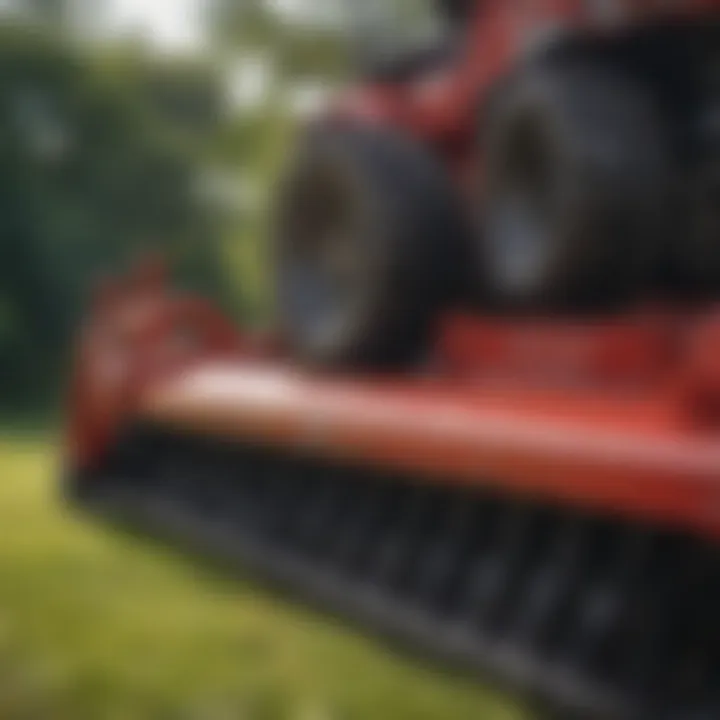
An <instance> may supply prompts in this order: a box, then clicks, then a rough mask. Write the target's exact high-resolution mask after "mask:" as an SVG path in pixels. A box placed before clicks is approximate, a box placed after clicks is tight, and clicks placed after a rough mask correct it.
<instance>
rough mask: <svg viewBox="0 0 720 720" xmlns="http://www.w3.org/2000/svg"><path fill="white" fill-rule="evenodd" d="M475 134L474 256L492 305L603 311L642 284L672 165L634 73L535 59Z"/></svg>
mask: <svg viewBox="0 0 720 720" xmlns="http://www.w3.org/2000/svg"><path fill="white" fill-rule="evenodd" d="M482 135H483V146H484V156H485V158H486V164H485V167H484V169H483V178H482V184H483V193H482V194H483V197H484V203H483V207H482V217H481V227H482V232H480V233H479V240H478V249H479V252H478V253H477V257H476V264H477V267H478V268H479V272H478V275H479V278H478V284H479V286H480V290H481V292H482V293H483V295H482V296H483V298H484V300H485V301H486V302H487V303H489V305H490V306H492V307H496V308H499V309H509V310H514V311H517V310H523V311H532V312H537V311H540V312H543V311H552V312H568V311H569V312H577V311H580V312H585V311H588V310H591V311H594V310H601V311H604V310H607V309H608V308H610V307H614V306H618V305H621V304H623V303H627V302H629V301H631V300H633V299H636V298H637V299H640V298H641V297H642V296H643V295H646V294H648V293H650V292H652V286H653V283H654V282H655V281H656V275H657V272H658V264H659V263H660V261H661V254H662V252H663V251H664V249H665V247H666V242H665V240H664V239H663V233H665V232H667V229H668V227H669V225H668V218H667V217H666V216H665V213H666V212H669V209H668V208H669V205H668V198H669V189H670V177H671V169H670V161H669V149H668V142H667V140H666V137H665V128H664V125H663V120H662V114H661V112H660V111H659V110H658V109H657V108H656V107H655V104H654V102H653V99H652V97H650V95H649V93H648V92H646V91H645V87H644V86H643V85H642V84H641V83H640V82H639V81H634V80H633V79H632V78H630V77H626V76H625V75H624V74H623V73H622V72H620V71H617V70H613V69H612V68H611V67H608V66H606V65H603V64H600V63H598V62H594V63H593V62H590V61H582V62H581V61H577V60H569V59H567V58H565V59H564V60H563V59H556V60H555V61H554V62H552V61H545V62H543V63H540V64H537V65H535V66H533V67H529V68H525V69H524V70H522V71H521V72H520V73H518V75H517V76H515V77H514V78H513V79H512V80H511V81H510V82H509V83H508V84H507V85H506V86H505V87H504V88H503V89H502V90H501V91H500V93H499V94H498V96H497V97H496V100H495V103H493V105H492V107H491V109H490V110H489V112H488V117H486V119H485V121H484V127H483V130H482Z"/></svg>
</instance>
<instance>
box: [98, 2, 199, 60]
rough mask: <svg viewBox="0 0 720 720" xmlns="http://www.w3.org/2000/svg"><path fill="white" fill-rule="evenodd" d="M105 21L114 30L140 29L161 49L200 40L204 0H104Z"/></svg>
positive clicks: (191, 46) (191, 47) (186, 47)
mask: <svg viewBox="0 0 720 720" xmlns="http://www.w3.org/2000/svg"><path fill="white" fill-rule="evenodd" d="M107 5H108V7H107V10H106V11H105V19H104V23H103V24H104V25H105V27H106V28H107V30H108V31H109V32H111V33H113V34H115V33H117V34H123V33H126V32H127V33H131V32H132V33H134V32H139V33H141V34H142V35H144V36H145V37H147V39H148V40H149V41H151V42H152V43H153V45H155V46H157V47H158V48H159V49H161V50H168V51H193V50H196V49H198V48H200V47H202V44H203V21H204V10H205V0H107Z"/></svg>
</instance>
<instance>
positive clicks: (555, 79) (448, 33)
mask: <svg viewBox="0 0 720 720" xmlns="http://www.w3.org/2000/svg"><path fill="white" fill-rule="evenodd" d="M368 2H369V0H368ZM367 4H368V3H367V2H362V3H361V2H356V3H350V5H352V6H353V8H355V9H358V10H362V8H363V7H365V6H366V5H367ZM402 5H403V7H405V3H403V4H402ZM432 5H433V7H435V8H436V10H437V13H436V17H435V18H420V20H421V21H422V22H421V23H420V26H419V28H418V30H419V32H415V33H413V32H409V33H407V32H405V34H404V35H403V32H401V33H400V34H401V35H403V37H404V38H405V40H409V41H410V45H411V46H412V47H408V46H407V43H403V42H402V37H397V38H391V43H390V45H389V47H382V46H383V45H387V44H386V43H383V42H381V40H382V37H386V36H387V34H388V31H390V32H391V34H392V18H393V17H394V18H396V19H397V18H400V23H399V25H400V26H401V27H400V28H398V30H399V31H407V30H412V28H410V27H409V26H410V24H411V19H412V18H409V17H408V16H407V15H403V14H402V12H401V8H400V6H394V3H393V2H392V1H391V0H383V2H380V3H376V7H375V8H374V9H375V10H377V11H378V12H377V13H368V14H367V15H368V16H370V15H373V16H375V15H379V16H380V20H381V23H380V25H381V27H379V28H376V29H375V30H376V32H371V35H372V42H371V43H370V45H371V46H372V47H374V48H376V49H379V50H380V52H379V54H378V55H377V56H376V57H374V58H368V60H369V62H366V63H361V64H362V65H363V67H362V68H361V70H360V72H359V79H358V81H357V82H356V83H354V84H353V85H352V86H351V87H350V88H348V90H347V92H343V93H340V95H339V97H337V98H334V99H333V101H332V102H331V103H330V106H329V107H328V108H327V109H326V110H325V111H324V112H322V113H321V114H320V116H319V117H316V118H313V119H312V121H311V122H309V123H308V125H307V127H305V128H304V129H303V132H301V133H300V134H299V136H298V141H297V149H296V152H295V153H293V157H292V161H291V162H290V163H289V166H288V168H287V171H286V173H285V174H284V178H283V182H282V183H281V187H280V188H279V192H278V198H277V200H278V202H277V206H276V212H275V218H274V220H275V222H274V223H273V225H274V227H275V237H274V238H273V265H272V288H273V291H274V294H275V296H274V303H273V305H274V308H275V310H276V325H277V337H278V338H279V339H280V340H281V342H280V343H279V344H277V346H276V347H275V348H272V347H271V345H273V344H275V343H270V344H267V343H259V344H258V343H256V342H255V341H251V340H250V339H249V338H247V337H244V336H243V334H242V333H237V332H236V331H235V330H234V329H233V328H232V326H231V325H230V324H229V323H228V322H227V321H226V320H225V319H224V318H223V317H222V315H221V314H220V313H218V312H217V311H216V310H214V309H213V308H212V307H211V306H209V305H208V304H207V303H206V302H204V301H202V300H199V299H195V298H188V297H186V296H183V295H179V294H177V293H176V292H174V291H172V290H171V289H169V288H167V287H166V286H165V285H164V283H163V282H162V281H161V275H162V273H160V272H159V270H158V268H157V266H153V265H150V266H148V267H146V268H145V269H142V270H139V271H138V272H137V273H136V274H135V275H134V276H133V277H132V278H131V279H130V280H128V281H122V282H117V283H113V284H111V286H110V287H109V288H108V289H107V290H106V291H104V292H102V293H101V294H100V297H99V298H98V301H97V302H96V307H95V309H94V311H93V313H92V316H91V319H90V322H89V323H88V325H87V327H86V328H85V332H84V333H83V337H82V339H81V342H80V349H79V353H78V363H77V368H76V374H75V381H74V385H73V393H72V397H73V400H72V404H71V422H70V432H69V436H70V440H69V453H68V454H69V465H70V467H69V471H70V473H69V476H70V481H69V489H70V491H71V493H72V495H73V496H74V497H77V498H80V499H82V500H83V501H84V502H86V503H89V504H90V505H91V506H92V507H94V508H97V509H102V510H105V511H109V512H111V513H113V514H120V515H121V516H123V517H128V518H130V519H132V520H133V521H135V522H138V521H140V522H142V523H144V524H146V525H149V526H150V527H151V528H154V529H156V530H161V531H169V532H171V533H172V534H174V535H176V536H179V537H181V538H183V539H185V540H191V541H193V542H195V543H196V544H197V543H199V544H200V545H201V546H203V547H205V548H207V549H208V550H211V551H213V552H214V553H218V554H220V555H222V556H223V557H225V558H229V559H232V560H238V561H240V562H242V563H243V565H244V566H248V565H250V566H255V567H257V568H258V569H259V570H260V571H262V572H264V573H267V574H269V575H271V576H273V577H274V578H276V579H278V580H281V581H284V582H286V583H288V584H289V585H291V586H292V587H293V588H295V589H296V590H299V591H302V592H304V593H306V594H308V595H310V596H311V597H312V598H315V599H318V600H321V601H323V602H325V603H329V604H331V605H332V606H333V607H334V608H336V609H341V610H344V611H346V612H347V613H349V614H351V615H353V616H356V617H359V618H361V619H362V620H364V621H365V622H366V623H368V624H370V625H371V626H372V627H378V628H380V629H382V630H383V631H385V632H389V633H392V634H396V635H399V636H402V637H403V638H404V639H412V640H413V641H414V642H416V643H418V644H420V645H422V646H424V647H426V648H427V649H430V650H432V651H433V652H435V653H439V654H442V655H445V656H448V657H449V658H451V659H453V660H457V661H460V662H462V663H463V664H467V665H471V666H478V667H483V668H489V669H491V670H493V671H495V672H498V673H499V674H501V675H503V676H505V677H508V678H510V679H512V680H514V681H516V682H518V683H520V684H521V685H523V686H524V687H527V688H529V689H531V690H533V691H536V692H538V693H540V694H541V695H543V696H544V697H545V698H547V699H549V700H551V701H552V702H553V703H554V704H556V705H561V706H563V707H565V708H572V709H574V710H579V711H581V712H583V713H585V714H587V713H590V714H592V715H599V716H601V717H603V718H632V719H633V720H634V719H636V718H642V719H645V718H647V720H691V719H695V718H698V719H699V718H703V719H707V720H717V719H718V718H720V689H719V688H720V620H719V619H718V618H720V613H718V611H717V609H718V607H720V555H719V548H718V540H719V539H720V442H719V441H720V308H718V305H717V303H718V300H719V299H720V292H719V288H720V212H719V211H718V208H720V204H719V203H718V198H720V172H719V171H718V168H720V123H719V122H718V117H720V110H719V108H720V70H719V68H720V52H719V50H718V49H719V48H720V0H685V1H683V0H677V1H676V2H662V1H660V0H657V1H653V0H612V1H610V0H606V1H604V2H603V1H598V0H596V1H594V2H590V1H588V0H560V1H557V0H547V1H543V0H536V1H535V0H533V1H530V0H435V1H434V2H433V3H432ZM382 8H388V9H389V10H390V11H391V12H390V13H389V15H388V17H386V18H383V17H382V13H381V12H380V10H382ZM405 9H407V8H405ZM393 10H396V11H398V12H392V11H393ZM349 14H350V15H351V14H352V13H349ZM361 14H362V13H361ZM413 17H415V15H413ZM361 20H362V18H361ZM366 20H367V17H365V19H364V20H363V22H361V23H360V24H361V25H363V26H364V27H367V24H366ZM433 20H435V21H437V22H428V21H433ZM431 27H437V28H438V29H439V30H440V32H439V33H438V35H437V37H433V38H428V32H427V31H428V29H429V28H431ZM418 38H422V39H423V42H422V43H421V46H417V40H418ZM426 40H428V41H429V42H428V43H426V42H425V41H426ZM402 48H404V49H402ZM459 308H460V309H459ZM637 308H646V309H644V310H638V309H637ZM647 308H661V310H658V309H647ZM662 308H670V309H669V310H668V309H662ZM678 308H679V309H678ZM280 346H282V347H280ZM584 716H585V715H583V717H584Z"/></svg>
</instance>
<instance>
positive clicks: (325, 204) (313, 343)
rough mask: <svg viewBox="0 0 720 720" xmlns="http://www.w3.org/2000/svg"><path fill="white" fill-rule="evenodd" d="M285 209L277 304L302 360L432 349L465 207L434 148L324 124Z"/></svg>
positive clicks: (453, 285)
mask: <svg viewBox="0 0 720 720" xmlns="http://www.w3.org/2000/svg"><path fill="white" fill-rule="evenodd" d="M278 217H279V225H278V228H277V231H276V244H275V258H274V266H275V287H276V298H275V299H276V310H277V314H278V321H279V325H280V330H281V334H282V336H283V338H284V339H285V342H286V344H287V345H288V347H289V349H290V351H291V352H292V353H293V355H294V356H295V357H296V358H298V359H299V360H300V361H301V362H303V363H304V364H307V365H310V366H317V367H320V368H323V369H333V368H335V369H346V368H352V369H357V368H363V369H385V368H390V367H398V366H402V365H407V364H410V363H413V362H416V361H418V360H419V359H420V358H422V356H423V352H424V350H425V348H426V347H427V344H428V342H429V339H430V335H431V333H432V331H433V327H434V321H435V319H436V317H437V314H438V311H439V310H440V308H441V307H442V306H443V305H444V304H445V303H446V302H447V301H448V300H449V298H450V295H451V291H452V290H456V289H457V286H458V274H457V273H458V272H459V270H458V268H459V267H461V264H462V263H461V262H460V261H459V258H457V257H454V254H455V253H456V252H457V251H458V248H459V243H458V239H459V232H460V231H459V226H460V224H461V221H460V211H459V209H456V208H455V207H454V204H453V197H452V194H451V191H450V188H449V187H448V183H447V181H446V179H445V177H444V176H443V174H442V171H441V169H439V168H437V167H436V166H435V163H434V162H433V160H432V158H430V157H429V156H428V155H427V154H425V153H424V152H423V151H422V149H421V148H418V147H416V146H415V145H414V144H412V143H411V142H410V141H408V140H407V139H405V138H401V137H398V136H396V135H394V134H391V133H390V132H387V131H380V130H377V129H365V128H357V127H352V128H351V127H337V126H323V127H316V128H313V129H312V130H311V131H310V132H309V133H308V134H307V135H306V137H305V138H304V141H303V143H302V146H301V148H300V150H299V154H298V156H297V158H296V159H295V162H294V166H293V168H292V170H291V172H290V173H289V174H288V176H287V178H286V182H285V184H284V186H283V188H282V190H281V194H280V209H279V213H278Z"/></svg>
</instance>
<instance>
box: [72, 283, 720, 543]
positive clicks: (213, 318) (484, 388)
mask: <svg viewBox="0 0 720 720" xmlns="http://www.w3.org/2000/svg"><path fill="white" fill-rule="evenodd" d="M558 368H559V369H561V370H562V372H557V370H558ZM147 421H150V422H153V423H160V424H161V425H165V426H169V427H176V428H178V427H179V428H184V429H187V430H190V431H193V432H198V433H207V434H210V435H220V436H226V437H229V438H236V439H238V440H241V441H243V442H255V443H259V444H269V445H276V446H279V447H282V448H286V449H288V448H290V449H295V450H297V451H299V452H310V453H313V454H315V455H318V456H326V457H327V458H329V459H343V460H348V461H352V462H355V463H361V464H367V465H371V466H376V467H378V468H385V469H391V468H392V469H396V470H403V471H408V472H412V473H415V474H417V475H420V476H424V477H427V478H428V481H434V482H455V483H465V484H468V483H470V484H473V483H474V484H483V485H487V484H491V485H494V486H496V487H498V488H500V489H502V490H503V491H507V492H514V493H521V494H525V495H528V496H531V497H537V496H545V497H551V498H554V499H555V500H556V501H559V502H565V503H575V504H579V505H582V506H584V507H591V508H599V509H602V510H603V511H605V512H612V513H621V514H631V515H633V516H635V517H639V518H646V519H653V520H656V521H660V522H662V523H666V524H670V525H676V526H680V527H684V528H690V529H692V530H694V531H696V532H700V533H704V534H710V535H712V536H713V537H720V310H717V311H715V310H710V311H705V312H703V313H689V312H686V313H671V312H658V311H643V312H638V313H636V314H633V315H630V316H627V317H625V318H624V319H607V320H606V321H605V322H599V321H598V322H596V323H590V324H588V325H578V324H573V323H566V322H562V321H541V320H538V321H534V322H530V321H526V322H521V323H513V322H507V323H505V322H501V321H489V320H487V319H485V320H483V319H478V318H467V317H462V316H449V317H448V318H447V321H446V322H445V323H444V327H443V330H442V332H441V335H440V338H439V340H438V343H437V353H436V357H435V358H434V360H433V362H431V363H429V365H428V367H427V368H426V369H425V370H424V371H423V372H419V373H418V374H417V375H416V376H405V377H393V378H375V379H372V380H370V379H368V378H365V379H362V378H348V377H317V376H314V375H312V374H311V373H307V372H302V371H300V370H299V369H297V368H295V367H293V366H292V364H290V363H288V362H287V361H285V360H283V358H282V357H281V356H279V355H278V354H277V353H276V352H274V351H272V350H269V349H268V345H267V343H256V342H254V341H249V340H248V339H243V338H241V336H240V335H239V334H238V333H237V332H236V331H235V330H234V328H233V327H232V324H231V323H230V322H228V321H227V320H225V319H224V318H223V317H222V315H220V314H219V313H218V312H217V311H215V310H214V309H213V308H212V307H211V306H210V305H209V304H208V303H206V302H204V301H202V300H198V299H195V298H192V297H187V296H183V295H179V294H177V293H174V292H172V291H170V290H168V289H167V288H165V286H164V285H163V282H162V279H161V278H160V276H159V274H158V273H157V272H155V271H152V272H148V271H147V269H146V270H143V271H139V272H138V273H136V274H135V275H134V276H133V277H132V278H131V279H130V280H129V281H128V282H125V283H119V284H116V285H114V286H111V287H110V288H108V289H106V290H105V291H104V292H102V293H101V294H100V296H99V298H98V300H97V302H96V307H95V311H94V313H93V316H92V318H91V320H90V322H89V323H88V324H87V326H86V327H85V329H84V331H83V333H82V339H81V342H80V347H79V353H78V362H77V366H76V373H75V376H74V381H73V385H72V395H71V414H70V424H69V428H68V430H69V438H68V447H69V451H70V453H69V462H70V463H71V465H73V466H74V467H77V468H92V467H93V466H94V465H96V464H98V463H102V461H103V458H104V456H105V454H106V453H107V452H108V450H109V449H110V448H111V447H112V445H113V443H114V442H115V440H116V439H117V437H118V434H119V433H120V432H121V430H122V428H123V427H125V426H127V425H132V424H133V423H136V422H147Z"/></svg>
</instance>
